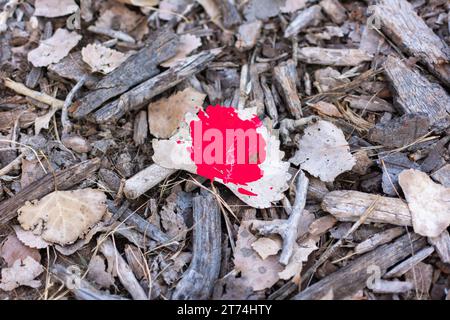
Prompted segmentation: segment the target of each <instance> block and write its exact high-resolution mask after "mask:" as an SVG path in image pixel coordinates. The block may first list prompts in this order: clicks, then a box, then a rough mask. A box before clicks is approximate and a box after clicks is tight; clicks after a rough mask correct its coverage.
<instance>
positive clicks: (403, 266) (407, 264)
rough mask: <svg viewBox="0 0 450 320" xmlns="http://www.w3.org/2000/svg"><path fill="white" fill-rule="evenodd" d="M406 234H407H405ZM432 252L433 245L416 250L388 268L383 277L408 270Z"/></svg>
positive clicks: (398, 275)
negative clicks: (408, 256)
mask: <svg viewBox="0 0 450 320" xmlns="http://www.w3.org/2000/svg"><path fill="white" fill-rule="evenodd" d="M406 236H408V235H406ZM433 252H434V248H433V247H426V248H424V249H422V250H420V251H419V252H416V253H415V254H414V255H413V256H411V257H410V258H408V259H406V260H405V261H403V262H402V263H400V264H398V265H396V266H395V267H394V268H392V269H391V270H389V271H388V272H387V273H386V274H385V275H384V277H383V278H386V279H389V278H398V277H401V276H402V275H404V274H405V273H406V272H408V271H409V270H410V269H411V268H413V267H414V266H415V265H416V264H418V263H419V262H421V261H422V260H424V259H425V258H427V257H428V256H429V255H431V254H432V253H433Z"/></svg>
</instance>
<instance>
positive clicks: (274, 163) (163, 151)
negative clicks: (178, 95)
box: [153, 106, 290, 208]
mask: <svg viewBox="0 0 450 320" xmlns="http://www.w3.org/2000/svg"><path fill="white" fill-rule="evenodd" d="M222 113H223V114H224V115H223V116H222ZM255 113H256V108H246V109H244V110H238V111H236V110H235V109H233V108H226V107H221V106H215V107H212V106H209V107H208V108H207V109H206V113H204V112H203V111H201V114H202V119H203V117H204V119H205V120H204V121H205V123H207V124H212V125H213V126H214V125H219V124H217V123H219V122H220V125H221V126H222V125H223V126H227V130H229V129H231V130H236V128H233V127H230V128H228V126H233V125H235V124H233V123H232V122H233V121H230V120H233V119H240V120H239V121H243V122H244V123H245V124H246V125H247V122H246V121H250V122H251V123H257V122H258V123H257V124H256V126H257V127H256V128H255V129H253V130H254V131H255V132H256V136H257V137H256V139H262V140H263V141H264V143H265V150H264V157H260V155H261V153H262V152H261V151H258V150H257V149H258V146H256V145H257V144H258V142H257V143H255V145H251V144H250V143H245V148H244V146H242V145H241V146H239V145H237V142H236V141H238V140H239V139H238V138H239V136H238V133H239V131H234V132H235V133H236V132H237V133H236V135H237V137H236V138H234V140H233V141H231V143H233V142H235V143H236V144H235V145H237V146H236V147H234V148H230V147H227V148H226V149H227V150H226V151H223V156H224V155H226V159H225V160H224V159H220V161H221V162H222V163H221V164H220V165H219V164H217V162H215V160H214V159H213V163H212V164H209V163H207V161H203V159H201V160H200V161H199V162H197V163H195V162H194V159H195V157H194V159H192V158H191V151H192V150H198V149H195V148H198V146H195V147H194V148H193V145H194V141H193V138H192V135H194V136H195V133H191V127H190V124H191V122H192V121H196V122H200V124H201V123H203V122H202V121H203V120H201V119H200V118H199V116H198V115H192V114H190V113H188V114H187V115H186V118H185V121H184V122H182V123H181V124H180V129H179V130H178V131H177V133H176V134H174V135H173V136H172V137H171V138H170V139H169V140H156V139H154V140H153V149H154V151H155V153H154V155H153V160H154V161H155V163H157V164H159V165H160V166H162V167H165V168H169V169H181V170H186V171H189V172H191V173H196V174H199V175H202V174H203V176H206V173H204V171H200V172H199V170H198V167H201V168H202V170H205V171H209V172H210V173H211V172H220V174H221V176H223V178H221V177H220V176H219V177H218V176H214V177H208V178H212V179H214V180H215V181H218V182H220V183H223V184H225V185H226V186H227V187H228V188H229V189H230V190H231V191H233V193H234V194H236V195H237V196H238V197H239V198H240V199H241V200H242V201H244V202H245V203H247V204H248V205H250V206H253V207H256V208H267V207H270V206H271V203H272V202H275V201H279V200H280V199H281V197H282V195H283V192H284V191H285V190H286V189H287V188H288V185H287V183H286V182H287V180H288V179H289V177H290V174H289V173H288V168H289V163H288V162H283V161H282V158H283V156H284V153H283V152H281V151H280V148H279V146H280V141H279V140H278V138H277V137H275V136H273V135H271V134H270V133H269V131H268V130H267V128H266V127H265V126H264V125H262V124H261V122H260V121H259V119H257V117H256V114H255ZM212 115H214V117H215V118H214V119H215V120H214V121H213V120H209V119H211V118H210V117H211V116H212ZM206 119H208V120H206ZM216 121H217V123H216ZM239 121H237V120H236V122H239ZM201 125H203V124H201ZM192 126H193V127H195V124H193V125H192ZM222 129H223V128H222ZM208 130H209V129H208ZM214 130H215V129H214ZM214 130H211V131H210V133H211V132H213V131H214ZM237 130H239V129H237ZM241 130H242V129H241ZM200 131H201V130H200ZM219 131H220V130H219ZM215 132H216V133H217V131H215ZM247 132H248V131H247ZM191 134H192V135H191ZM243 136H244V137H245V135H244V134H243ZM200 138H201V139H204V137H200ZM205 140H206V139H205ZM220 140H222V143H221V142H220ZM220 140H218V141H217V143H211V144H209V145H208V146H207V147H206V148H205V150H206V149H207V148H209V146H211V145H214V146H217V148H218V149H222V150H224V149H225V146H226V145H225V143H227V142H226V140H227V139H226V137H222V139H220ZM209 141H211V140H209ZM199 144H202V142H200V143H199ZM205 145H206V142H205ZM250 145H251V146H250ZM240 148H242V149H240ZM252 148H253V149H252ZM236 150H239V151H240V152H242V154H247V155H246V157H250V156H254V157H256V158H257V159H256V160H260V161H261V163H259V164H257V163H258V162H257V161H256V163H253V165H249V163H250V161H247V162H246V163H245V164H242V166H241V164H239V163H238V161H239V160H237V159H236V158H237V156H236V152H237V151H236ZM251 150H253V151H251ZM255 150H256V151H255ZM195 152H197V151H195ZM252 152H253V153H252ZM200 153H202V151H201V150H200V151H199V154H200ZM203 153H204V152H203ZM246 159H247V160H248V159H249V158H246ZM236 163H237V165H236ZM221 167H225V168H224V169H221ZM243 167H245V170H243V169H242V168H243ZM248 167H251V170H253V171H252V172H253V173H254V171H258V172H259V174H258V175H256V174H255V175H254V176H251V178H248V180H246V181H245V182H243V183H241V182H239V181H240V179H236V180H238V181H235V180H232V179H231V178H230V177H233V175H234V176H236V173H235V172H236V171H235V170H241V169H242V170H243V171H245V173H246V174H248ZM255 167H257V168H259V169H258V170H254V169H256V168H255ZM239 168H241V169H239ZM242 176H243V174H242V173H241V174H240V176H239V177H242ZM255 176H256V177H255ZM224 179H225V181H224Z"/></svg>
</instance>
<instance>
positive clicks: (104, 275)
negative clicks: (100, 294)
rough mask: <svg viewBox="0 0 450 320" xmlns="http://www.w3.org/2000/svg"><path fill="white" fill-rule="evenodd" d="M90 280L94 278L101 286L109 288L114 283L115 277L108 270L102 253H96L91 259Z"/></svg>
mask: <svg viewBox="0 0 450 320" xmlns="http://www.w3.org/2000/svg"><path fill="white" fill-rule="evenodd" d="M87 277H88V279H89V280H92V281H93V282H95V283H96V284H98V285H99V286H100V288H106V289H107V288H109V287H111V286H113V285H114V277H113V276H112V274H111V273H109V272H107V271H106V264H105V259H104V258H103V257H101V256H100V255H95V256H93V257H92V258H91V261H89V266H88V274H87Z"/></svg>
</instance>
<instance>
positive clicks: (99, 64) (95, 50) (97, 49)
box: [81, 44, 127, 74]
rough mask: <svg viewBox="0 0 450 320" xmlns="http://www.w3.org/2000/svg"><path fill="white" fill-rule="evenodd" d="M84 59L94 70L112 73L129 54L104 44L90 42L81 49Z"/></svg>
mask: <svg viewBox="0 0 450 320" xmlns="http://www.w3.org/2000/svg"><path fill="white" fill-rule="evenodd" d="M81 55H82V57H83V61H84V62H86V63H87V64H88V65H89V66H90V67H91V70H92V72H101V73H103V74H107V73H110V72H111V71H113V70H114V69H116V68H117V67H118V66H119V65H120V64H121V63H122V62H124V61H125V60H126V59H127V55H126V54H123V53H122V52H119V51H117V50H113V49H110V48H107V47H105V46H102V45H100V44H88V45H87V46H86V47H84V48H83V49H81Z"/></svg>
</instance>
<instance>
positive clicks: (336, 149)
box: [289, 120, 356, 182]
mask: <svg viewBox="0 0 450 320" xmlns="http://www.w3.org/2000/svg"><path fill="white" fill-rule="evenodd" d="M289 161H290V162H292V163H293V164H295V165H300V167H301V168H302V169H303V170H306V171H308V172H309V173H310V174H312V175H313V176H315V177H318V178H319V179H320V180H322V181H326V182H332V181H334V179H335V178H336V177H337V176H338V175H340V174H341V173H343V172H345V171H348V170H351V169H352V168H353V166H354V165H355V163H356V160H355V159H354V157H353V156H352V154H351V153H350V147H349V145H348V143H347V141H346V140H345V136H344V133H343V132H342V130H341V129H339V128H338V127H336V126H335V125H334V124H332V123H330V122H327V121H322V120H321V121H318V122H317V123H314V124H312V125H310V126H308V128H306V130H305V133H304V135H303V137H302V138H301V140H300V142H299V149H298V150H297V152H296V153H295V155H294V156H293V157H292V158H291V159H290V160H289Z"/></svg>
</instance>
